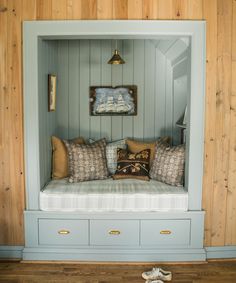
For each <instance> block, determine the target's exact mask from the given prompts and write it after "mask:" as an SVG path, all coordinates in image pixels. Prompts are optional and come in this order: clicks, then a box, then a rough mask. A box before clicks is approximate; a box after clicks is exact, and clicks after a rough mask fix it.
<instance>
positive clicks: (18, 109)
mask: <svg viewBox="0 0 236 283" xmlns="http://www.w3.org/2000/svg"><path fill="white" fill-rule="evenodd" d="M21 20H22V3H21V2H20V1H17V0H12V1H8V11H7V53H6V56H7V84H8V92H7V96H5V97H6V108H5V110H6V112H5V115H6V116H5V130H6V131H5V135H6V138H7V140H6V142H7V143H6V145H7V148H6V151H7V150H9V151H8V154H9V155H8V156H6V159H5V162H6V166H7V167H8V169H7V172H8V174H6V175H5V178H6V179H9V181H10V184H9V187H7V188H5V192H6V202H5V204H4V206H5V217H6V219H7V226H8V229H7V233H8V234H7V240H8V244H22V243H23V239H24V233H23V210H24V206H25V203H24V198H25V196H24V178H23V176H24V175H23V174H24V169H23V168H24V164H23V125H22V116H23V111H22V80H21V68H22V61H21ZM7 172H6V173H7Z"/></svg>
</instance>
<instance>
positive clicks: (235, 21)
mask: <svg viewBox="0 0 236 283" xmlns="http://www.w3.org/2000/svg"><path fill="white" fill-rule="evenodd" d="M235 32H236V1H233V18H232V61H236V36H235Z"/></svg>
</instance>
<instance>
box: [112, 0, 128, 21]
mask: <svg viewBox="0 0 236 283" xmlns="http://www.w3.org/2000/svg"><path fill="white" fill-rule="evenodd" d="M112 1H113V19H116V20H122V19H123V20H125V19H127V18H128V0H112Z"/></svg>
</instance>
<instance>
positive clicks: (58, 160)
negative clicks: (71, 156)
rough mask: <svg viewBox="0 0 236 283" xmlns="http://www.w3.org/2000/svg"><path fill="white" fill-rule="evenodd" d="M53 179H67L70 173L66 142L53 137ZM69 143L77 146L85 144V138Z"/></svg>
mask: <svg viewBox="0 0 236 283" xmlns="http://www.w3.org/2000/svg"><path fill="white" fill-rule="evenodd" d="M51 141H52V179H62V178H66V177H68V175H69V171H68V156H67V148H66V146H65V144H64V142H63V141H62V140H61V139H59V138H57V137H55V136H52V138H51ZM69 142H73V143H75V144H85V141H84V139H83V138H81V137H79V138H75V139H73V140H71V141H69Z"/></svg>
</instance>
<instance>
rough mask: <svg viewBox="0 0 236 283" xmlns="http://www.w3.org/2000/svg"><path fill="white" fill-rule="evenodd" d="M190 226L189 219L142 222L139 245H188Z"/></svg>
mask: <svg viewBox="0 0 236 283" xmlns="http://www.w3.org/2000/svg"><path fill="white" fill-rule="evenodd" d="M190 224H191V221H190V219H183V220H179V219H176V220H142V221H141V245H158V246H165V245H166V246H178V245H189V244H190V227H191V225H190Z"/></svg>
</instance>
